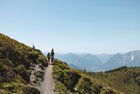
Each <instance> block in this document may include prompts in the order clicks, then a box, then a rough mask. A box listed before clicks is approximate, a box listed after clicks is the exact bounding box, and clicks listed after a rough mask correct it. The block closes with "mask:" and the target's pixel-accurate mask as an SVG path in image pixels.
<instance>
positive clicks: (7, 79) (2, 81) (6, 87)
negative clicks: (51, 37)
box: [0, 34, 47, 94]
mask: <svg viewBox="0 0 140 94" xmlns="http://www.w3.org/2000/svg"><path fill="white" fill-rule="evenodd" d="M37 65H38V66H39V68H41V69H42V70H43V67H44V66H47V62H46V57H45V56H44V55H43V54H42V53H41V51H39V50H37V49H32V48H31V47H28V46H26V45H24V44H22V43H19V42H17V41H16V40H14V39H11V38H9V37H7V36H5V35H3V34H0V94H40V92H39V91H38V90H37V89H36V88H35V85H37V84H36V83H37V80H39V79H42V77H43V72H41V71H35V66H37ZM33 71H34V75H35V76H37V77H36V79H35V80H33V79H32V78H30V77H31V74H32V73H33ZM31 79H32V80H33V81H34V82H32V81H31Z"/></svg>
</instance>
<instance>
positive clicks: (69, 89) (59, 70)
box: [53, 60, 124, 94]
mask: <svg viewBox="0 0 140 94" xmlns="http://www.w3.org/2000/svg"><path fill="white" fill-rule="evenodd" d="M53 77H54V79H55V83H56V86H55V91H56V92H57V94H124V93H122V92H119V91H116V90H115V88H113V87H110V86H109V85H105V84H104V83H101V82H100V81H99V80H98V79H95V78H93V77H92V76H91V75H88V74H87V73H84V72H82V71H80V70H75V69H72V68H70V67H69V66H68V65H67V64H66V63H64V62H61V61H59V60H55V65H54V67H53Z"/></svg>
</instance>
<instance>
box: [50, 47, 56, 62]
mask: <svg viewBox="0 0 140 94" xmlns="http://www.w3.org/2000/svg"><path fill="white" fill-rule="evenodd" d="M54 54H55V53H54V49H53V48H52V50H51V62H52V63H53V61H54Z"/></svg>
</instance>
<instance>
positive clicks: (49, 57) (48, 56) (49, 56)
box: [47, 52, 51, 62]
mask: <svg viewBox="0 0 140 94" xmlns="http://www.w3.org/2000/svg"><path fill="white" fill-rule="evenodd" d="M47 58H48V62H50V60H51V54H50V52H49V53H48V54H47Z"/></svg>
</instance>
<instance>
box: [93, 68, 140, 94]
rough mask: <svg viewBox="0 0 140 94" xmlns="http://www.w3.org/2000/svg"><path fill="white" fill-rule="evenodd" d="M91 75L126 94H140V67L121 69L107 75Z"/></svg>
mask: <svg viewBox="0 0 140 94" xmlns="http://www.w3.org/2000/svg"><path fill="white" fill-rule="evenodd" d="M91 75H93V78H96V79H99V81H100V82H102V83H105V84H106V85H109V86H111V87H114V88H116V89H117V90H119V91H122V92H125V93H126V94H140V67H129V68H127V67H121V68H118V69H114V70H111V71H107V72H105V73H102V72H100V73H91Z"/></svg>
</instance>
